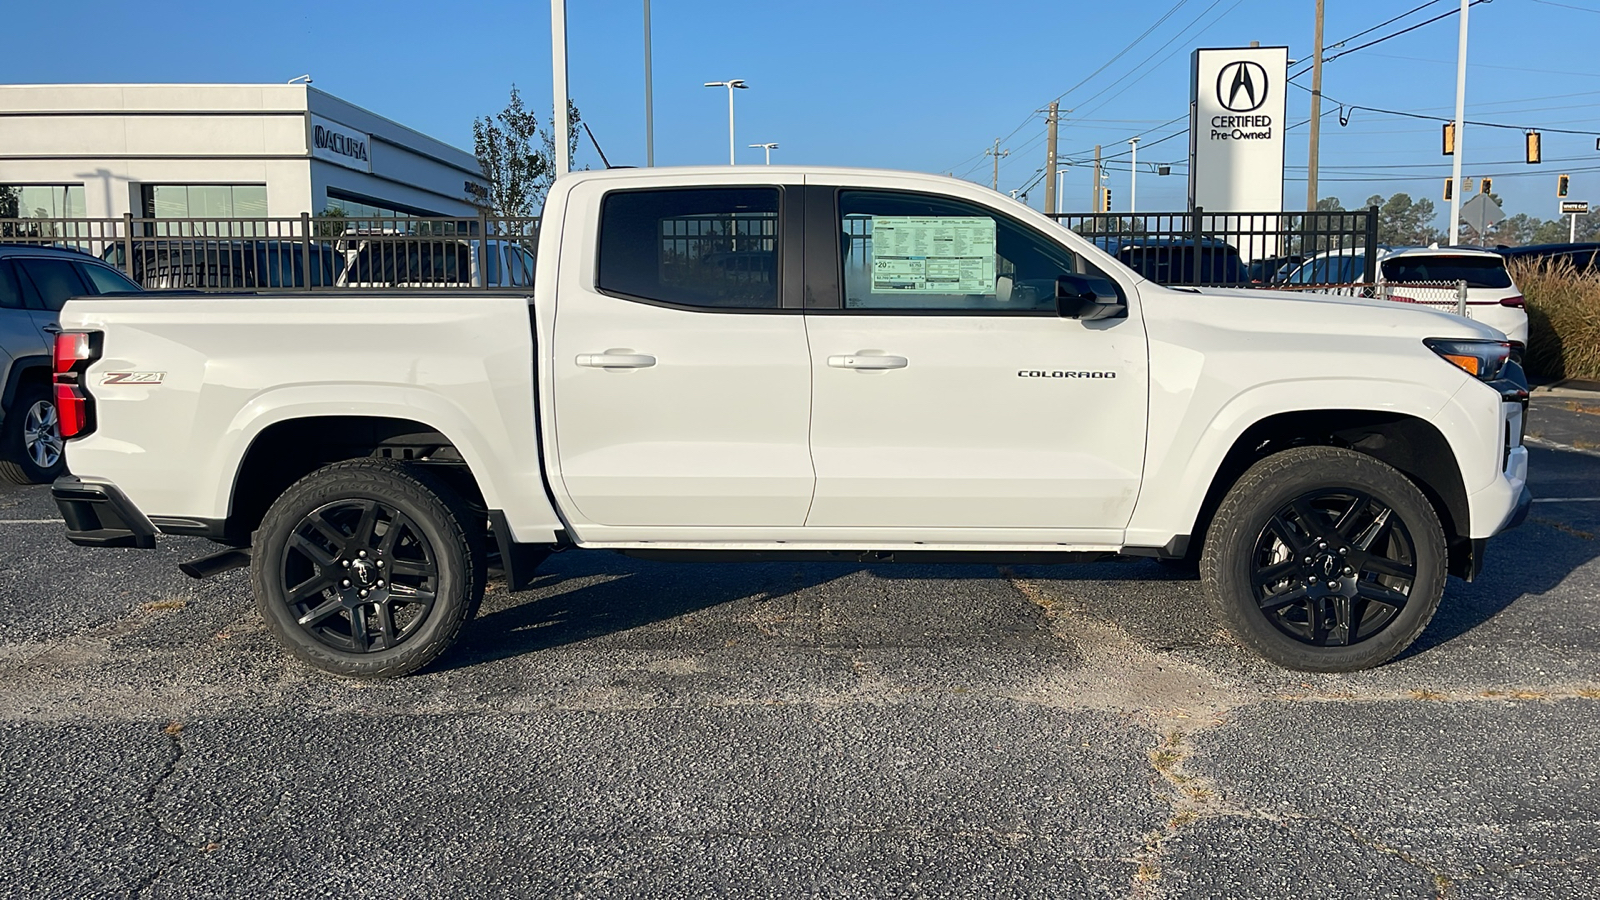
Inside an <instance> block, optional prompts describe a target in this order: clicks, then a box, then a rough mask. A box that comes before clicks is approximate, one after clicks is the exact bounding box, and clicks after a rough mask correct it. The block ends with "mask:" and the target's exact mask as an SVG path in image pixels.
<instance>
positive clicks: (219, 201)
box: [142, 184, 267, 219]
mask: <svg viewBox="0 0 1600 900" xmlns="http://www.w3.org/2000/svg"><path fill="white" fill-rule="evenodd" d="M142 191H143V194H144V215H145V217H146V218H151V219H232V218H264V217H265V216H266V214H267V187H266V185H264V184H147V185H144V186H143V188H142Z"/></svg>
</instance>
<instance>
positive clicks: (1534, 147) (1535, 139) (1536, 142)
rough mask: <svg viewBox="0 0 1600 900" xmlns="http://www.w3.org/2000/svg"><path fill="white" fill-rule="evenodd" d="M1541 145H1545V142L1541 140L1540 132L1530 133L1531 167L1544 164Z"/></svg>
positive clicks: (1529, 154) (1529, 158)
mask: <svg viewBox="0 0 1600 900" xmlns="http://www.w3.org/2000/svg"><path fill="white" fill-rule="evenodd" d="M1541 143H1543V142H1542V141H1541V140H1540V139H1539V132H1537V131H1530V132H1528V155H1527V160H1528V165H1530V166H1531V165H1533V164H1534V163H1537V162H1543V161H1544V158H1543V155H1542V153H1541V150H1542V148H1541V147H1540V144H1541Z"/></svg>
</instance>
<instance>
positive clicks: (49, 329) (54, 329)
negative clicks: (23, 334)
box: [39, 325, 61, 334]
mask: <svg viewBox="0 0 1600 900" xmlns="http://www.w3.org/2000/svg"><path fill="white" fill-rule="evenodd" d="M39 330H40V331H43V332H44V333H45V334H60V333H61V326H60V325H45V326H42V327H41V328H40V329H39Z"/></svg>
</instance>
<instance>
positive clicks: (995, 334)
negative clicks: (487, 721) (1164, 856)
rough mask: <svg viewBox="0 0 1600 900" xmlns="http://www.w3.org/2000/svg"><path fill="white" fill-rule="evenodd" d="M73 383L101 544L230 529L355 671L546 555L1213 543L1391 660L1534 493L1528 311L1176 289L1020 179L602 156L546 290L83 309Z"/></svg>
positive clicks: (579, 190) (1310, 625)
mask: <svg viewBox="0 0 1600 900" xmlns="http://www.w3.org/2000/svg"><path fill="white" fill-rule="evenodd" d="M61 326H62V328H63V333H62V334H61V335H60V336H59V339H58V341H57V344H56V349H55V373H56V374H55V378H56V388H55V390H56V395H57V400H58V406H59V408H60V410H61V413H60V415H61V423H62V433H63V434H64V435H65V436H66V437H67V438H69V440H68V443H67V448H68V449H67V454H68V457H69V459H70V462H71V466H72V471H73V473H74V474H73V475H71V476H68V477H64V478H62V479H61V480H59V481H58V482H56V484H55V486H54V488H53V492H54V496H55V498H56V501H57V502H58V504H59V506H60V508H61V510H62V513H63V516H64V517H65V519H66V523H67V532H68V537H69V538H70V539H71V540H72V541H74V542H75V543H78V544H83V545H91V546H96V545H98V546H113V547H151V546H154V543H155V538H156V536H157V535H158V534H170V535H200V536H204V537H208V538H211V539H213V540H215V541H217V542H219V543H221V544H223V545H225V548H224V549H222V550H219V551H218V552H217V553H215V554H212V555H210V556H207V557H204V558H201V559H198V560H194V561H191V562H190V563H187V564H185V571H188V572H189V573H190V574H193V575H197V576H204V575H207V574H211V573H214V572H216V571H220V570H224V569H226V568H229V567H235V566H240V565H249V566H250V567H251V570H252V584H253V587H254V593H255V598H256V602H257V605H258V607H259V609H260V612H261V614H262V616H263V618H264V619H265V621H266V624H267V625H268V626H269V628H270V629H271V631H272V633H273V634H274V635H275V636H276V637H277V638H278V639H279V640H280V641H281V642H282V643H283V644H284V645H285V646H286V647H287V649H288V650H289V651H290V652H292V653H293V654H294V655H296V656H298V657H299V658H300V659H302V660H304V661H306V662H308V663H310V664H311V665H314V666H317V667H320V668H323V669H326V670H328V671H331V672H336V673H341V674H346V675H354V676H384V675H394V674H400V673H404V672H409V671H412V670H415V669H417V668H419V667H421V666H423V665H426V664H427V663H428V662H430V661H431V660H433V659H434V658H436V657H437V656H438V655H439V654H440V653H442V652H444V651H445V650H446V649H447V648H448V647H449V646H450V645H451V643H452V642H453V641H454V640H455V639H456V637H457V635H458V634H459V633H460V630H461V628H462V625H463V624H464V623H465V622H466V621H467V620H468V619H470V618H471V616H472V615H473V614H474V612H475V611H476V608H477V606H478V603H479V600H480V598H481V597H482V594H483V591H484V585H485V580H486V573H487V571H488V569H489V568H490V567H496V568H498V569H501V570H503V572H504V577H505V579H506V581H507V583H508V586H509V588H510V589H511V590H519V589H522V588H524V587H526V586H527V584H528V582H529V579H530V577H531V572H532V570H533V568H534V567H535V566H537V565H538V564H539V562H540V561H541V560H542V559H543V558H544V556H545V555H546V554H547V553H549V552H551V551H553V550H559V549H565V548H583V549H607V550H614V551H621V552H623V553H628V554H633V555H638V556H646V557H654V558H670V559H689V560H693V559H703V560H710V559H715V560H739V559H834V560H852V561H894V560H902V561H903V560H917V561H928V560H934V561H936V560H953V561H960V562H977V561H985V562H987V561H1001V560H1006V561H1021V562H1064V561H1067V562H1079V561H1089V560H1094V559H1098V558H1104V557H1111V556H1118V555H1122V556H1144V557H1156V558H1160V559H1168V560H1174V561H1187V562H1189V563H1190V564H1198V566H1199V568H1200V573H1201V577H1202V579H1203V581H1204V587H1205V590H1206V593H1207V595H1208V597H1209V598H1210V602H1211V603H1212V604H1213V605H1214V607H1215V610H1216V614H1217V615H1218V616H1219V617H1220V618H1221V620H1222V621H1223V622H1225V623H1226V625H1227V626H1228V628H1229V629H1231V631H1232V633H1233V634H1234V635H1235V636H1237V638H1238V640H1239V641H1240V642H1241V643H1243V644H1244V645H1246V646H1247V647H1249V648H1251V649H1253V650H1254V651H1256V652H1258V653H1260V654H1261V655H1263V656H1265V657H1267V658H1268V659H1271V660H1273V661H1275V662H1277V663H1279V664H1282V665H1285V666H1290V667H1298V668H1303V669H1308V670H1329V671H1331V670H1349V669H1357V668H1363V667H1368V666H1373V665H1377V664H1379V663H1382V662H1384V661H1386V660H1388V659H1390V658H1392V657H1393V656H1394V655H1396V654H1397V653H1399V652H1401V651H1402V650H1404V649H1405V648H1406V647H1407V646H1408V645H1409V644H1411V642H1412V641H1413V640H1414V639H1415V638H1416V637H1417V635H1418V634H1419V633H1420V632H1421V631H1422V629H1423V627H1424V626H1425V625H1427V623H1428V621H1429V619H1430V617H1431V616H1432V615H1433V612H1434V610H1435V608H1436V607H1437V606H1438V604H1439V602H1440V598H1441V596H1442V594H1443V590H1444V586H1445V581H1446V578H1447V576H1448V575H1450V574H1454V575H1457V576H1461V577H1465V578H1472V577H1474V576H1475V575H1476V574H1477V573H1478V571H1479V570H1480V568H1481V566H1482V562H1483V551H1484V543H1485V541H1486V540H1487V539H1488V538H1489V537H1491V536H1493V535H1494V534H1496V533H1498V532H1500V531H1501V530H1503V529H1506V528H1509V527H1512V526H1514V525H1516V524H1517V523H1518V522H1519V521H1520V520H1521V518H1522V517H1523V516H1524V515H1525V514H1526V510H1527V508H1528V502H1529V497H1528V493H1527V490H1526V487H1525V481H1526V473H1527V452H1526V450H1525V449H1524V448H1523V446H1522V442H1521V436H1522V422H1523V416H1524V411H1525V407H1526V399H1527V392H1526V387H1527V384H1526V381H1525V380H1524V379H1523V377H1522V372H1521V369H1520V366H1519V365H1518V363H1517V361H1516V359H1515V357H1514V355H1513V346H1512V345H1511V344H1510V343H1509V342H1508V341H1507V340H1506V338H1505V336H1504V335H1503V334H1501V333H1499V332H1497V331H1495V330H1494V329H1492V328H1489V327H1487V326H1485V325H1482V324H1479V323H1475V322H1472V321H1468V320H1466V319H1462V318H1458V317H1455V316H1451V315H1448V314H1445V313H1441V312H1435V311H1431V310H1428V309H1422V308H1417V307H1413V306H1408V305H1401V304H1394V303H1386V302H1383V301H1380V300H1362V299H1358V298H1345V297H1333V296H1309V295H1290V294H1270V293H1268V292H1264V291H1252V290H1210V291H1202V290H1195V289H1185V288H1167V287H1162V286H1159V285H1156V284H1154V283H1151V282H1149V281H1147V280H1144V279H1142V278H1140V277H1139V276H1138V275H1136V274H1135V273H1134V272H1132V271H1131V270H1129V269H1128V268H1127V267H1125V266H1123V265H1122V264H1121V263H1119V262H1118V261H1117V260H1116V259H1114V258H1113V257H1111V256H1109V255H1107V254H1106V253H1104V252H1103V251H1101V250H1100V249H1098V248H1097V247H1096V246H1095V245H1094V244H1093V243H1092V242H1091V241H1088V240H1085V239H1083V238H1081V237H1079V236H1078V235H1076V234H1073V233H1071V232H1069V231H1067V230H1065V229H1063V228H1061V227H1060V226H1058V225H1057V224H1056V223H1054V222H1053V221H1051V220H1050V219H1047V218H1045V217H1044V216H1042V215H1040V214H1039V213H1037V212H1034V211H1033V210H1031V209H1029V208H1027V207H1026V206H1024V205H1022V204H1020V203H1017V202H1015V201H1012V200H1009V199H1007V198H1005V197H1003V196H1001V195H999V194H997V193H995V192H993V191H989V190H986V189H983V188H980V187H977V186H975V185H972V184H969V183H966V182H962V181H957V180H953V179H947V178H940V177H934V176H928V175H919V174H910V173H895V172H881V171H866V170H846V169H820V168H787V167H779V166H771V167H767V166H761V167H749V168H737V169H736V168H726V167H723V168H698V169H665V168H662V169H635V170H612V171H605V172H588V173H582V174H574V175H571V176H566V177H563V178H561V179H559V180H558V181H557V182H556V184H555V185H554V187H553V188H552V189H551V191H550V194H549V197H548V198H547V202H546V206H545V212H544V222H543V236H542V238H541V240H540V242H539V246H538V253H537V266H536V271H535V279H534V285H533V289H532V290H531V291H526V290H525V291H522V292H494V291H480V292H453V293H427V292H421V291H404V292H387V293H362V294H353V293H352V294H326V293H323V294H317V295H298V296H297V295H292V294H290V295H284V294H277V295H272V296H255V295H250V294H228V295H218V294H213V295H207V294H193V293H191V294H161V293H149V294H144V295H129V296H124V297H119V298H115V299H113V298H95V297H86V298H81V299H74V300H72V301H71V302H69V303H68V304H67V306H66V308H65V309H64V310H63V311H62V314H61Z"/></svg>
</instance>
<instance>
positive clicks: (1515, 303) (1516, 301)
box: [1500, 294, 1528, 309]
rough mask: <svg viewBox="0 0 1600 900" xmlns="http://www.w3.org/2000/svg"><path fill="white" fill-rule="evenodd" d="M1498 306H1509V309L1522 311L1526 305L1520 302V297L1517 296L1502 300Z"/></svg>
mask: <svg viewBox="0 0 1600 900" xmlns="http://www.w3.org/2000/svg"><path fill="white" fill-rule="evenodd" d="M1500 305H1501V306H1510V307H1514V308H1516V309H1523V308H1525V307H1527V305H1528V304H1526V303H1524V302H1523V300H1522V295H1521V294H1518V295H1517V296H1515V297H1507V298H1505V299H1504V300H1501V301H1500Z"/></svg>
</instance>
